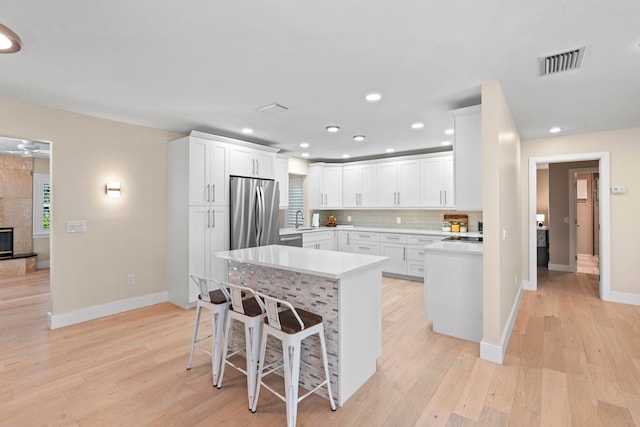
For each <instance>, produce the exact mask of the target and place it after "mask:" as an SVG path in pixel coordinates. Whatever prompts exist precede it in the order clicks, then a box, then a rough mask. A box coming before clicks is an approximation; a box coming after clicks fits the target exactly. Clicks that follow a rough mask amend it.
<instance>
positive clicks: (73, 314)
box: [49, 292, 169, 329]
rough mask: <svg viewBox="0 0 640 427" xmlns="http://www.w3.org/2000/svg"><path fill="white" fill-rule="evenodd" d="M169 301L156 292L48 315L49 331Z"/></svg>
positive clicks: (166, 294) (163, 293)
mask: <svg viewBox="0 0 640 427" xmlns="http://www.w3.org/2000/svg"><path fill="white" fill-rule="evenodd" d="M168 300H169V294H168V292H158V293H155V294H149V295H143V296H140V297H135V298H129V299H124V300H120V301H115V302H110V303H107V304H101V305H94V306H92V307H87V308H82V309H80V310H76V311H70V312H67V313H61V314H51V313H49V329H57V328H62V327H63V326H69V325H74V324H76V323H81V322H86V321H88V320H94V319H99V318H100V317H106V316H111V315H112V314H118V313H123V312H125V311H129V310H135V309H137V308H142V307H147V306H150V305H154V304H159V303H161V302H166V301H168Z"/></svg>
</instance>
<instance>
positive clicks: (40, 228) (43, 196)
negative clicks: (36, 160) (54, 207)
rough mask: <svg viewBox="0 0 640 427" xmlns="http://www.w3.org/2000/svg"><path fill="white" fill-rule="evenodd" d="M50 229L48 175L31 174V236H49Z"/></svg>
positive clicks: (49, 186) (49, 187)
mask: <svg viewBox="0 0 640 427" xmlns="http://www.w3.org/2000/svg"><path fill="white" fill-rule="evenodd" d="M50 229H51V184H50V180H49V175H47V174H39V173H38V174H34V175H33V237H34V238H38V237H49V232H50Z"/></svg>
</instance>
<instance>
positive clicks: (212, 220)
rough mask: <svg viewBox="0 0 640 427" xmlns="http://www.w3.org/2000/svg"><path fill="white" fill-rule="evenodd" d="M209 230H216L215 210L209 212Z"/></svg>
mask: <svg viewBox="0 0 640 427" xmlns="http://www.w3.org/2000/svg"><path fill="white" fill-rule="evenodd" d="M211 228H216V210H215V209H212V210H211Z"/></svg>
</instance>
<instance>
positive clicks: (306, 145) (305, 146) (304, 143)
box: [300, 142, 309, 148]
mask: <svg viewBox="0 0 640 427" xmlns="http://www.w3.org/2000/svg"><path fill="white" fill-rule="evenodd" d="M300 147H301V148H309V143H308V142H301V143H300Z"/></svg>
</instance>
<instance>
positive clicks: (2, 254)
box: [0, 227, 13, 259]
mask: <svg viewBox="0 0 640 427" xmlns="http://www.w3.org/2000/svg"><path fill="white" fill-rule="evenodd" d="M11 258H13V227H0V259H11Z"/></svg>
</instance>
